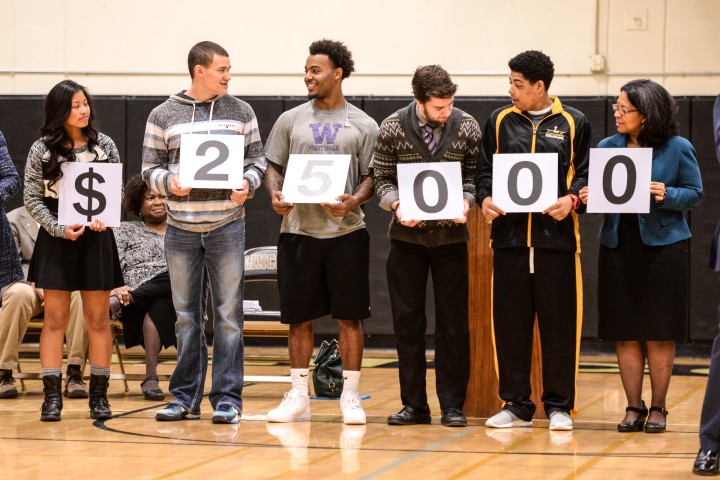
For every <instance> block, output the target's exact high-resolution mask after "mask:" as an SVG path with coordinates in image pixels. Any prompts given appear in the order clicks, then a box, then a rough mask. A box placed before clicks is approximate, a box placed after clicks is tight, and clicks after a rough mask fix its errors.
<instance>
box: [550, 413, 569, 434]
mask: <svg viewBox="0 0 720 480" xmlns="http://www.w3.org/2000/svg"><path fill="white" fill-rule="evenodd" d="M572 429H573V419H572V417H571V416H570V414H569V413H567V412H563V411H562V410H555V411H554V412H552V413H550V430H572Z"/></svg>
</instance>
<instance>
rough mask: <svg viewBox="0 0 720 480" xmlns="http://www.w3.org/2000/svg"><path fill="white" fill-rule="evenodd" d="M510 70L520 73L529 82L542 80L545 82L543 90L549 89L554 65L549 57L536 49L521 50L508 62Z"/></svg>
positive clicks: (553, 73)
mask: <svg viewBox="0 0 720 480" xmlns="http://www.w3.org/2000/svg"><path fill="white" fill-rule="evenodd" d="M508 66H509V67H510V70H511V71H513V72H518V73H522V74H523V76H524V77H525V78H527V79H528V81H529V82H530V83H537V81H538V80H542V81H543V83H544V84H545V91H547V90H549V89H550V83H552V79H553V76H554V75H555V66H554V65H553V62H552V60H550V57H548V56H547V55H545V54H544V53H542V52H540V51H538V50H528V51H526V52H522V53H520V54H518V55H516V56H514V57H513V58H511V59H510V61H509V62H508Z"/></svg>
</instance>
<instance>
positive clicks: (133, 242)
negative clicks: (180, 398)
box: [110, 175, 176, 401]
mask: <svg viewBox="0 0 720 480" xmlns="http://www.w3.org/2000/svg"><path fill="white" fill-rule="evenodd" d="M164 200H165V197H163V196H161V195H160V194H159V193H157V192H156V191H154V190H150V189H149V188H148V186H147V184H145V182H144V181H143V179H142V178H141V177H140V175H135V176H133V177H132V178H130V180H128V182H127V184H126V185H125V199H124V202H123V203H124V205H125V208H126V209H127V211H128V212H132V213H134V214H135V215H138V216H139V217H140V218H141V221H131V222H122V224H121V225H120V226H119V227H118V228H116V229H115V239H116V241H117V248H118V255H119V256H120V266H121V268H122V274H123V278H124V279H125V285H124V286H122V287H119V288H116V289H115V290H113V291H112V292H111V295H110V310H111V311H112V313H113V316H116V315H117V314H118V313H120V321H121V322H122V324H123V331H124V335H123V336H124V337H125V347H126V348H131V347H134V346H135V345H142V346H143V348H145V380H143V382H142V383H141V384H140V386H141V388H142V392H143V396H144V397H145V398H146V399H147V400H158V401H159V400H163V399H164V398H165V394H164V393H163V391H162V390H160V385H159V383H158V377H157V364H158V356H159V354H160V349H161V348H163V347H164V348H168V347H170V346H176V340H175V320H176V317H175V308H174V307H173V303H172V292H171V290H170V277H169V276H168V269H167V264H166V262H165V249H164V240H165V221H166V220H167V212H166V211H165V202H164Z"/></svg>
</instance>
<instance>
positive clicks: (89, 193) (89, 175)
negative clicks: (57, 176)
mask: <svg viewBox="0 0 720 480" xmlns="http://www.w3.org/2000/svg"><path fill="white" fill-rule="evenodd" d="M86 179H87V181H88V186H87V188H85V186H84V185H83V183H84V182H85V180H86ZM93 180H97V181H98V183H105V179H104V178H103V177H102V176H101V175H100V174H99V173H97V172H94V171H93V169H92V167H90V169H89V170H88V171H87V172H85V173H82V174H80V175H78V176H77V178H76V179H75V190H77V192H78V193H79V194H80V195H84V196H86V197H88V201H87V208H83V206H82V205H80V203H79V202H76V203H73V207H75V210H76V211H77V212H78V213H82V214H83V215H87V221H88V222H89V221H91V220H92V217H93V215H97V214H98V213H101V212H102V211H103V210H105V203H106V202H105V195H103V194H102V192H98V191H96V190H93ZM93 199H95V200H97V208H92V206H93Z"/></svg>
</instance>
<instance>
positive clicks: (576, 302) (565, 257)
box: [476, 51, 592, 430]
mask: <svg viewBox="0 0 720 480" xmlns="http://www.w3.org/2000/svg"><path fill="white" fill-rule="evenodd" d="M509 66H510V70H511V71H510V76H509V79H510V88H509V89H508V93H509V94H510V98H511V100H512V103H513V105H512V106H508V107H503V108H500V109H498V110H496V111H495V112H493V114H492V115H491V116H490V118H489V119H488V121H487V123H486V125H485V129H484V132H483V138H482V149H481V153H480V158H479V159H478V176H477V181H476V183H477V203H478V204H479V205H482V210H483V215H484V216H485V218H486V219H487V220H490V221H492V234H491V238H492V247H493V251H494V255H493V263H494V273H493V334H494V335H493V337H494V338H493V341H494V344H495V354H496V360H497V361H496V365H497V370H498V372H497V373H498V378H499V382H500V392H499V393H500V398H501V399H502V401H503V409H502V410H501V411H500V412H499V413H498V414H496V415H495V416H493V417H491V418H490V419H489V420H488V421H487V424H486V425H487V426H489V427H495V428H507V427H517V426H530V425H531V421H532V417H533V415H534V413H535V405H534V404H533V402H532V401H531V400H530V394H531V388H530V368H531V358H532V342H533V326H534V321H535V315H537V318H538V327H539V331H540V343H541V346H542V365H543V396H542V401H543V403H544V406H545V412H546V413H547V415H548V416H549V417H550V429H552V430H571V429H572V426H573V420H572V417H573V415H574V413H575V412H574V409H575V405H576V402H575V398H576V391H575V380H576V377H577V366H578V353H579V341H580V332H581V326H582V279H581V273H580V258H579V253H580V230H579V227H578V217H577V215H578V213H581V212H582V211H583V209H584V207H583V205H582V203H581V202H580V201H579V199H578V193H579V191H580V189H581V188H582V187H584V186H585V185H587V177H588V157H589V152H590V147H591V145H592V133H591V130H590V124H589V122H588V120H587V118H585V116H584V115H583V114H582V113H581V112H579V111H578V110H575V109H573V108H569V107H565V106H563V105H562V103H561V102H560V100H559V99H558V98H556V97H550V96H549V94H548V88H549V86H550V82H551V81H552V78H553V73H554V67H553V63H552V61H551V60H550V58H549V57H548V56H547V55H545V54H543V53H542V52H538V51H527V52H523V53H521V54H519V55H517V56H516V57H514V58H513V59H511V60H510V62H509ZM496 153H557V154H558V163H559V165H558V176H559V178H558V193H557V195H558V198H557V200H556V201H555V202H554V203H552V204H551V205H548V206H547V208H546V209H545V210H544V211H543V212H534V213H506V212H504V211H503V210H502V209H501V208H500V207H498V206H497V205H495V204H494V203H493V201H492V177H493V155H494V154H496Z"/></svg>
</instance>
